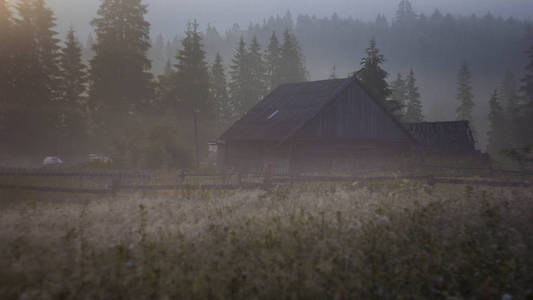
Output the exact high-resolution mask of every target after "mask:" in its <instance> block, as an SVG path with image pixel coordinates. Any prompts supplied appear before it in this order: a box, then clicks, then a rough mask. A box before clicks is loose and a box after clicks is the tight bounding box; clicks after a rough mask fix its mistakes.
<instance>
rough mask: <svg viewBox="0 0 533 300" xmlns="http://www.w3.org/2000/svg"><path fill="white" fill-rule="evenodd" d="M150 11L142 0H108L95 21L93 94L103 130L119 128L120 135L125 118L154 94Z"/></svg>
mask: <svg viewBox="0 0 533 300" xmlns="http://www.w3.org/2000/svg"><path fill="white" fill-rule="evenodd" d="M146 13H147V8H146V5H144V4H142V3H141V0H104V1H103V2H102V4H101V5H100V8H99V9H98V17H97V18H95V19H94V20H93V21H92V22H91V24H92V26H93V27H94V29H95V32H96V43H95V45H94V47H93V49H94V52H95V56H94V57H93V58H92V59H91V72H90V92H89V98H90V105H91V107H92V110H93V112H94V115H95V117H96V121H97V122H98V123H99V125H105V127H106V128H107V129H108V130H106V131H104V132H103V133H109V129H117V131H118V132H116V135H119V134H120V129H121V128H122V127H123V126H125V123H123V122H126V121H128V117H129V116H130V115H133V114H134V113H135V112H136V111H138V110H139V107H140V106H142V105H143V104H144V103H146V102H148V101H149V100H150V99H151V98H152V96H153V86H152V74H151V73H150V72H149V71H150V69H151V64H150V61H149V60H148V58H147V51H148V50H149V48H150V39H149V33H150V24H149V23H148V22H146V20H145V15H146ZM106 123H107V125H106ZM102 129H103V127H102Z"/></svg>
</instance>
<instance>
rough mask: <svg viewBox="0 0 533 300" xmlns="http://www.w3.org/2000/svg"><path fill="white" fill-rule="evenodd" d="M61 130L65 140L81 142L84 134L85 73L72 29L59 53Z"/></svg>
mask: <svg viewBox="0 0 533 300" xmlns="http://www.w3.org/2000/svg"><path fill="white" fill-rule="evenodd" d="M60 61H61V95H60V107H59V111H60V112H61V118H60V120H61V123H60V125H61V128H62V129H63V135H64V136H66V137H67V138H70V139H71V141H72V140H73V139H76V138H77V139H78V140H81V138H83V136H84V135H85V134H86V123H85V120H86V117H87V115H86V113H85V112H86V109H85V105H86V98H85V96H86V95H85V93H86V90H87V73H86V66H85V65H84V64H83V62H82V47H81V44H80V43H79V41H78V39H77V38H76V36H75V33H74V29H72V28H70V30H69V31H68V33H67V38H66V41H65V47H64V48H63V49H62V51H61V59H60Z"/></svg>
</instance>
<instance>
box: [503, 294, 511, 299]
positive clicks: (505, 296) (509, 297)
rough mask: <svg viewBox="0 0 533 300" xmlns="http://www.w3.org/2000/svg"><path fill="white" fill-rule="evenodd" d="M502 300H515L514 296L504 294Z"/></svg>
mask: <svg viewBox="0 0 533 300" xmlns="http://www.w3.org/2000/svg"><path fill="white" fill-rule="evenodd" d="M502 300H513V296H511V295H509V294H503V296H502Z"/></svg>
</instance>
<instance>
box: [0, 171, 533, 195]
mask: <svg viewBox="0 0 533 300" xmlns="http://www.w3.org/2000/svg"><path fill="white" fill-rule="evenodd" d="M417 167H418V168H423V169H425V170H426V171H427V170H432V172H430V173H427V174H414V173H416V172H414V171H413V170H410V172H411V174H407V173H406V174H403V175H397V176H312V175H307V176H305V175H298V176H272V175H271V173H270V172H268V171H267V172H265V173H264V174H260V173H255V174H253V173H246V174H245V173H210V174H208V173H194V172H185V171H179V172H166V173H158V172H153V171H139V170H111V171H79V170H78V171H76V170H60V169H55V170H42V169H37V170H36V169H0V178H10V177H11V178H27V177H37V178H41V177H46V178H53V177H58V178H79V179H80V184H79V188H73V187H72V185H70V186H68V187H63V186H38V185H28V184H20V183H5V184H4V183H2V181H0V190H25V191H40V192H59V193H79V194H114V193H117V192H119V191H163V190H257V189H266V190H269V189H271V188H273V187H274V186H277V185H293V184H298V183H320V182H325V183H327V182H329V183H354V182H358V183H359V182H360V183H368V182H388V181H398V180H414V181H422V182H426V183H427V184H429V185H435V184H456V185H480V186H493V187H530V186H531V183H529V182H528V181H526V180H525V177H526V176H530V175H533V173H532V172H524V171H516V170H502V169H490V170H487V169H485V168H451V167H446V166H427V165H424V166H417ZM433 170H439V172H433ZM444 170H451V171H454V172H460V173H461V172H463V173H464V172H465V171H466V172H470V174H467V175H465V174H463V175H461V176H460V177H461V178H457V177H459V176H457V175H453V174H452V175H450V174H445V172H444ZM361 171H362V172H363V173H364V172H369V170H361ZM372 171H373V172H376V171H382V172H390V171H391V170H386V169H381V170H378V169H373V170H372ZM395 171H397V170H395ZM496 173H501V174H506V173H507V174H516V175H520V176H521V180H520V181H499V180H496V179H495V178H494V177H493V176H494V174H496ZM474 176H475V177H476V178H473V177H474ZM84 178H88V179H95V178H96V179H98V180H99V185H98V186H96V187H94V186H92V187H84V186H83V183H82V180H83V179H84ZM479 178H482V179H479ZM187 179H189V180H192V181H193V182H187ZM102 180H103V182H102Z"/></svg>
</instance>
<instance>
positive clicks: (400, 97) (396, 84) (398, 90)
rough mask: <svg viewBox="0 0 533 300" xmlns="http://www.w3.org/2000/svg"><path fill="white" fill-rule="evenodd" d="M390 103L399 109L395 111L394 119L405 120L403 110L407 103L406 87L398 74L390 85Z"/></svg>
mask: <svg viewBox="0 0 533 300" xmlns="http://www.w3.org/2000/svg"><path fill="white" fill-rule="evenodd" d="M390 101H394V102H396V103H398V105H399V106H400V109H398V110H397V111H396V117H398V118H399V119H400V120H404V119H405V112H404V108H405V107H406V103H407V86H406V82H405V80H403V78H402V74H400V73H398V75H397V76H396V80H394V81H393V82H392V83H391V95H390Z"/></svg>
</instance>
